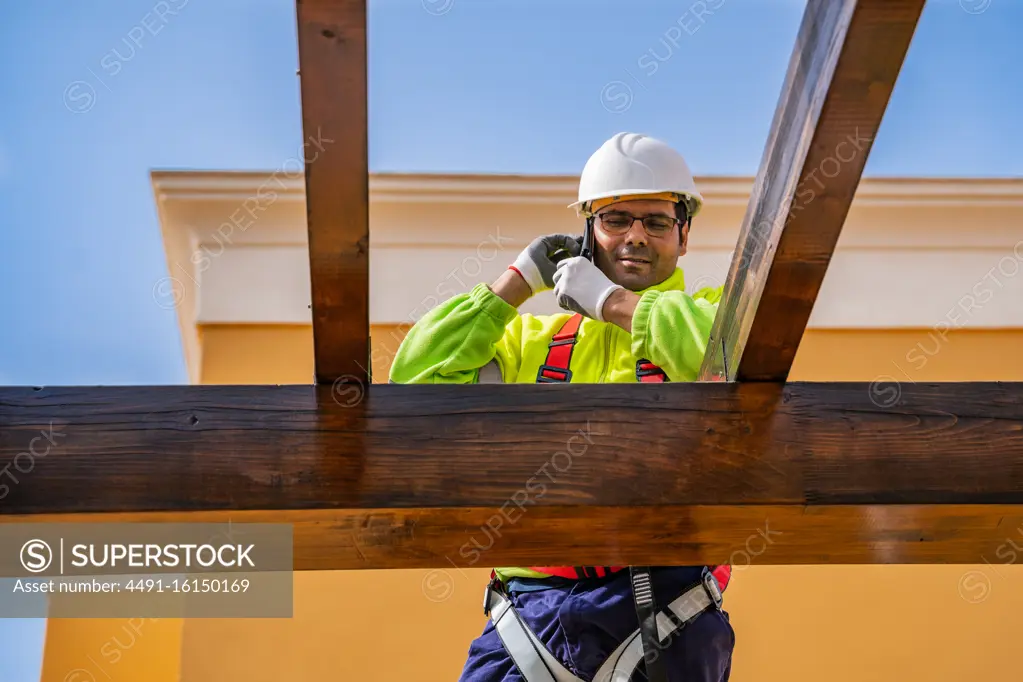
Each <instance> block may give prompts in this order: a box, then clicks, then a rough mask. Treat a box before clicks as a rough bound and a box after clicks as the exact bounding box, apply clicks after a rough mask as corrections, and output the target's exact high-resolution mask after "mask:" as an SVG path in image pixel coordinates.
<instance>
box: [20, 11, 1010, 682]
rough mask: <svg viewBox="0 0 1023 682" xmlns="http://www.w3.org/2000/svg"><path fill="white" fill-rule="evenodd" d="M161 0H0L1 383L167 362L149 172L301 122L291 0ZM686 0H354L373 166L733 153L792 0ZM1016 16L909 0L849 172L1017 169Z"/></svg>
mask: <svg viewBox="0 0 1023 682" xmlns="http://www.w3.org/2000/svg"><path fill="white" fill-rule="evenodd" d="M165 2H166V3H167V4H166V7H169V8H170V9H171V10H172V11H175V13H174V14H170V13H167V12H165V13H164V15H163V17H162V18H160V17H159V16H158V15H157V14H154V12H153V10H154V7H156V6H157V4H158V3H157V2H156V1H155V0H118V2H113V3H79V2H70V1H65V2H56V1H55V0H36V1H34V2H5V3H3V4H2V8H0V58H2V60H3V61H2V63H3V64H4V65H5V68H4V73H3V77H2V78H0V102H2V105H0V291H2V292H3V293H2V294H0V329H2V330H3V332H4V333H3V334H0V384H18V385H30V384H36V385H39V384H65V385H95V384H106V385H111V384H167V383H183V382H185V381H186V376H185V368H184V361H183V358H182V353H181V345H180V340H179V338H178V333H177V328H176V322H175V319H174V312H173V311H172V310H165V309H162V308H161V307H160V306H158V305H156V304H155V302H154V300H153V285H154V283H156V282H157V281H159V280H160V279H161V278H162V277H164V276H165V275H166V272H165V267H166V266H165V262H164V256H163V250H162V243H161V240H160V233H159V224H158V221H157V217H156V211H155V208H154V205H153V198H152V191H151V188H150V183H149V176H148V174H149V171H150V170H151V169H154V168H187V169H246V170H263V169H265V170H273V169H276V168H278V167H280V165H281V164H282V163H283V162H284V161H285V160H287V159H289V158H292V157H293V156H295V154H296V150H297V149H298V148H299V146H300V144H301V142H302V129H301V111H300V106H299V84H298V79H297V77H296V74H295V71H296V69H297V65H298V64H297V54H296V38H295V21H294V9H293V7H294V3H293V2H291V1H288V0H280V1H273V2H271V1H270V0H165ZM705 3H706V5H707V6H710V7H716V9H715V11H714V13H713V14H711V15H705V16H703V17H702V18H696V17H695V15H693V14H692V13H687V10H688V8H689V7H691V5H692V3H690V2H689V1H688V0H683V1H682V2H678V1H672V2H669V1H667V0H657V1H654V0H649V1H647V2H643V3H636V2H628V0H615V1H614V2H610V1H608V0H560V1H555V2H552V1H551V0H515V1H514V2H512V1H510V0H402V1H400V2H399V1H398V0H371V5H370V39H369V58H370V73H369V76H370V166H371V168H372V170H374V171H436V172H490V173H577V172H578V171H579V170H580V169H581V168H582V165H583V163H584V162H585V161H586V158H587V157H588V156H589V154H590V153H591V152H592V151H593V150H594V149H595V148H596V147H597V146H599V144H600V143H601V142H603V140H605V139H606V138H608V137H610V136H611V135H612V134H613V133H615V132H619V131H621V130H630V131H636V132H646V133H649V134H652V135H655V136H657V137H661V138H663V139H665V140H668V141H669V142H671V143H672V144H674V145H675V146H676V147H677V148H678V149H679V150H680V151H682V152H683V154H685V155H686V157H687V158H688V160H689V162H690V165H691V166H692V168H693V170H694V172H696V173H697V174H744V175H752V174H754V173H755V172H756V170H757V167H758V164H759V161H760V156H761V154H762V152H763V145H764V140H765V138H766V135H767V132H768V128H769V126H770V123H771V116H772V114H773V111H774V107H775V104H776V102H777V97H778V91H779V88H780V86H781V82H782V79H783V76H784V73H785V68H786V65H787V62H788V58H789V55H790V53H791V50H792V45H793V41H794V38H795V34H796V30H797V27H798V23H799V18H800V16H801V12H802V8H803V3H802V2H798V1H796V0H705ZM1019 26H1023V3H1020V2H1017V1H1016V0H962V1H961V2H960V1H959V0H930V2H929V4H928V7H927V9H926V10H925V13H924V17H923V19H922V22H921V25H920V27H919V28H918V30H917V34H916V36H915V38H914V43H913V45H912V46H911V48H910V53H909V56H908V58H907V61H906V64H905V65H904V67H903V71H902V74H901V76H900V80H899V82H898V84H897V86H896V90H895V93H894V95H893V98H892V102H891V104H890V106H889V109H888V113H887V115H886V117H885V120H884V123H883V125H882V128H881V131H880V132H879V134H878V136H877V141H876V143H875V145H874V149H873V152H872V155H871V158H870V161H869V163H868V166H867V171H866V172H867V174H868V175H927V176H935V175H936V176H1017V177H1018V176H1020V175H1023V135H1021V134H1020V131H1019V123H1018V122H1019V120H1020V109H1021V105H1023V78H1020V76H1019V65H1020V64H1021V63H1023V41H1021V40H1020V39H1019V37H1018V36H1017V35H1016V31H1017V30H1018V27H1019ZM133 39H134V42H133ZM602 94H603V97H602ZM626 104H627V105H628V106H625V105H626ZM87 105H88V106H87ZM25 625H26V621H9V622H8V623H7V624H3V622H2V621H0V660H3V661H4V662H5V663H4V665H5V667H6V666H9V665H11V661H12V660H17V659H18V657H19V656H21V657H23V658H25V660H27V661H29V665H30V666H31V665H35V663H33V661H35V660H37V658H38V651H37V650H35V649H33V648H32V647H31V646H26V645H25V643H24V642H23V641H17V640H14V639H12V636H11V632H12V628H13V629H14V630H19V629H21V628H24V627H25ZM33 627H34V628H36V629H35V630H31V629H30V630H27V631H26V632H29V635H26V636H28V637H29V638H30V639H31V638H32V637H33V636H34V637H36V640H39V641H41V637H42V635H41V632H42V629H41V627H38V624H37V625H34V626H33ZM32 633H35V634H34V635H33V634H32ZM9 670H10V668H7V669H6V670H5V680H8V679H10V680H11V682H21V678H22V677H23V678H24V679H25V680H35V679H36V678H37V677H38V675H37V674H36V676H35V677H33V674H32V672H31V670H30V671H29V672H25V673H24V674H23V675H22V676H21V677H19V676H17V675H15V677H13V678H10V677H8V676H6V673H7V672H8V671H9Z"/></svg>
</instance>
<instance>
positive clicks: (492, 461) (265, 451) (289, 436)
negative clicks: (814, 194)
mask: <svg viewBox="0 0 1023 682" xmlns="http://www.w3.org/2000/svg"><path fill="white" fill-rule="evenodd" d="M551 389H552V390H540V391H538V390H537V389H536V387H535V386H531V385H508V386H486V385H473V386H398V385H379V386H375V387H374V390H373V391H372V393H370V394H367V393H360V394H345V395H343V396H341V395H338V394H337V392H334V391H331V390H330V387H316V386H284V387H257V386H248V387H247V386H195V387H191V386H167V387H144V388H138V387H109V388H102V389H94V388H43V389H38V390H33V389H31V388H0V464H4V465H7V463H10V465H7V468H6V469H3V470H2V472H0V485H2V486H6V487H0V511H2V514H0V520H2V521H6V522H14V521H42V520H56V519H60V520H95V521H99V520H178V521H225V520H227V519H232V520H234V521H237V522H241V521H245V520H261V521H273V520H277V521H280V522H283V523H295V524H296V531H295V532H296V557H297V559H296V560H297V561H298V562H299V565H300V566H301V567H305V568H398V567H414V566H422V567H427V566H432V567H436V566H446V565H448V563H450V562H455V563H456V565H459V566H466V565H467V562H468V561H469V558H467V557H474V556H475V553H483V554H485V556H486V558H485V559H482V558H477V559H476V561H482V562H484V563H485V564H489V565H515V564H520V563H523V562H536V563H539V564H541V565H550V564H552V563H559V562H560V563H564V564H572V565H577V564H581V563H586V564H596V565H607V564H622V563H624V564H629V563H640V564H642V563H644V562H646V563H657V564H672V563H681V564H686V563H694V562H696V563H702V562H711V563H713V562H719V561H726V560H728V557H729V555H730V554H732V553H733V552H735V551H737V549H738V548H739V547H741V546H742V544H743V543H745V542H746V541H747V540H749V539H750V538H754V537H760V536H762V535H763V533H766V532H767V529H770V530H771V531H778V532H780V533H783V534H784V536H781V535H779V536H770V537H772V538H778V539H777V541H776V542H773V543H772V544H771V547H772V551H771V552H770V554H769V555H765V556H764V557H763V562H765V563H776V564H786V563H825V562H831V561H840V562H845V563H864V562H866V563H889V562H905V563H915V562H925V563H937V562H965V563H969V562H977V561H979V560H980V558H981V555H982V553H983V552H987V553H988V555H990V554H991V552H993V551H994V549H995V548H996V547H997V546H998V544H999V543H1000V542H1002V541H1003V540H1004V538H1005V537H1008V536H1009V535H1010V533H1008V532H1007V528H1008V529H1009V530H1010V531H1011V530H1012V528H1014V527H1015V526H1012V525H1011V524H1017V525H1019V522H1020V520H1021V519H1023V383H981V384H971V383H951V384H912V385H901V386H900V385H897V384H892V385H890V386H878V385H870V386H868V385H866V384H861V383H841V384H804V383H792V384H787V385H784V386H778V385H771V384H758V383H751V384H739V383H732V384H728V383H696V384H665V385H649V384H643V385H638V384H637V385H580V386H574V385H568V386H558V387H551ZM33 439H35V440H34V441H33ZM24 453H29V454H24ZM32 453H35V454H34V455H33V454H32ZM14 479H16V480H14ZM1006 524H1010V525H1008V526H1007V525H1006ZM758 534H760V535H758ZM782 537H784V541H783V540H781V539H780V538H782ZM758 542H761V541H758ZM756 546H760V545H756ZM481 548H482V549H481ZM474 552H475V553H474ZM644 565H645V564H644ZM481 566H482V564H481Z"/></svg>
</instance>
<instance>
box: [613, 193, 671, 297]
mask: <svg viewBox="0 0 1023 682" xmlns="http://www.w3.org/2000/svg"><path fill="white" fill-rule="evenodd" d="M596 215H597V217H596V220H594V221H593V239H594V241H595V242H596V244H597V248H596V249H595V251H594V259H595V260H594V262H595V263H596V265H597V267H598V268H600V269H601V271H602V272H603V273H604V274H605V275H607V276H608V278H609V279H610V280H611V281H612V282H614V283H615V284H621V285H622V286H623V287H625V288H626V289H629V290H630V291H639V290H641V289H646V288H647V287H651V286H654V285H655V284H660V283H661V282H663V281H664V280H666V279H668V277H670V276H671V274H672V273H673V272H675V268H676V267H677V265H678V259H679V257H680V256H683V255H685V253H686V242H687V241H688V238H689V227H688V226H686V227H684V228H681V227H680V226H679V225H678V224H677V223H674V224H671V225H670V226H669V227H665V226H667V225H668V224H669V223H671V221H674V220H675V204H673V203H672V202H670V201H665V200H662V199H653V200H650V199H642V200H641V199H635V200H631V201H620V202H618V203H616V204H611V205H610V206H605V207H604V208H602V209H600V210H599V211H597V214H596ZM648 216H657V218H656V219H652V220H651V222H652V223H655V224H654V226H653V227H654V229H652V230H649V231H648V229H645V228H644V226H643V223H642V221H640V220H639V219H640V218H646V217H648ZM630 218H635V219H636V220H634V221H633V222H632V224H631V226H628V223H629V220H630ZM679 229H682V238H681V239H679Z"/></svg>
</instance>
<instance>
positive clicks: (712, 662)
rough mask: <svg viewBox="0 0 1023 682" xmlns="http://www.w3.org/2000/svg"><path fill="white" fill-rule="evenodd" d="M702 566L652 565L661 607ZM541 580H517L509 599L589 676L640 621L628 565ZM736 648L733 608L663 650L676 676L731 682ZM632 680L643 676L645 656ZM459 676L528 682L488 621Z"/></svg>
mask: <svg viewBox="0 0 1023 682" xmlns="http://www.w3.org/2000/svg"><path fill="white" fill-rule="evenodd" d="M701 570H702V567H688V566H685V567H670V568H652V569H651V578H652V580H653V586H654V596H655V599H656V600H657V607H658V608H659V609H663V608H664V607H665V606H667V605H668V603H669V602H671V601H673V600H674V599H675V598H676V597H678V596H679V595H681V594H682V593H683V592H685V591H686V590H687V589H688V588H690V587H692V586H693V585H695V584H697V583H698V582H699V580H700V574H701ZM541 582H542V581H521V582H520V581H515V580H513V581H512V584H511V585H509V592H510V594H509V598H510V599H511V601H512V604H513V605H514V606H515V610H516V611H517V612H518V613H519V614H520V615H521V616H522V618H523V619H524V620H525V621H526V623H527V624H528V625H529V627H530V629H532V630H533V632H534V633H536V636H537V637H538V638H539V639H540V641H542V642H544V643H545V644H546V645H547V648H548V649H549V650H550V652H551V653H552V654H554V656H555V657H557V658H558V660H560V661H561V663H562V664H563V665H564V666H565V667H566V668H568V670H570V671H571V672H572V673H573V674H574V675H576V676H577V677H580V678H582V679H583V680H587V682H589V681H590V680H592V679H593V676H594V675H595V674H596V672H597V670H598V669H599V668H600V666H601V665H602V664H603V663H604V661H605V660H606V659H607V657H608V656H609V655H610V654H611V652H612V651H614V649H615V648H616V647H617V646H618V645H619V644H621V643H622V641H624V640H625V638H626V637H627V636H629V635H630V634H632V633H633V632H634V631H635V630H636V629H637V628H638V627H639V620H638V618H637V617H636V607H635V604H634V602H633V598H632V584H631V582H630V579H629V572H628V571H627V570H626V571H621V572H619V573H615V574H613V575H611V576H608V577H605V578H589V579H585V580H578V581H571V582H565V583H561V584H560V585H559V586H556V587H550V588H547V589H539V590H537V589H535V587H536V586H537V585H538V584H539V583H541ZM517 584H518V585H517ZM517 586H518V588H519V589H517ZM520 590H528V591H520ZM734 647H735V632H734V631H733V630H732V626H731V623H730V622H729V619H728V613H727V612H725V611H724V610H721V611H718V610H716V609H713V608H711V609H708V610H706V611H704V612H703V613H701V614H700V615H699V616H697V617H696V618H695V619H694V620H692V621H690V622H689V624H687V625H686V626H685V627H683V628H682V629H681V630H678V631H676V632H675V633H674V634H673V635H672V636H671V638H670V639H669V641H668V643H667V644H666V645H665V646H664V648H663V649H661V650H660V652H659V654H658V655H659V656H660V658H661V660H663V661H664V664H665V665H664V667H665V668H666V669H667V671H668V678H669V680H670V681H671V682H727V681H728V676H729V674H730V672H731V666H732V649H733V648H734ZM632 680H633V681H634V682H645V680H646V674H645V671H644V667H643V663H642V662H640V664H639V666H637V668H636V672H635V674H634V675H633V677H632ZM459 682H524V678H523V677H522V675H521V674H520V673H519V671H518V669H517V668H516V667H515V664H514V663H513V662H512V659H511V657H510V656H509V655H508V652H507V651H506V650H505V648H504V644H503V643H502V642H501V638H500V637H499V636H498V634H497V632H496V631H495V630H494V625H493V623H491V622H490V621H487V625H486V627H485V628H484V629H483V634H482V635H480V636H479V637H477V638H476V639H475V640H473V642H472V644H471V645H470V646H469V656H468V659H467V660H466V662H465V667H464V669H463V670H462V675H461V677H460V678H459Z"/></svg>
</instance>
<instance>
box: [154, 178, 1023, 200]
mask: <svg viewBox="0 0 1023 682" xmlns="http://www.w3.org/2000/svg"><path fill="white" fill-rule="evenodd" d="M151 176H152V182H153V188H154V190H155V192H156V197H157V199H158V200H166V199H174V200H178V201H232V202H239V203H240V202H243V201H245V200H246V199H248V198H251V197H252V196H253V195H255V194H256V193H257V192H258V191H259V188H260V187H264V188H266V189H268V190H272V191H274V192H276V193H278V195H279V197H280V199H283V200H285V201H288V202H302V203H304V202H305V182H304V178H303V177H302V176H301V175H299V176H294V175H290V174H287V173H284V172H282V171H171V170H158V171H153V172H152V174H151ZM753 181H754V179H753V178H751V177H725V176H711V177H698V178H697V179H696V182H697V186H698V187H699V188H700V191H701V192H702V193H703V195H704V196H705V198H706V199H707V202H708V204H717V205H741V206H745V205H746V204H747V203H748V201H749V194H750V192H751V190H752V188H753ZM577 183H578V176H572V175H536V176H527V175H456V174H439V173H437V174H433V173H430V174H427V173H423V174H418V173H374V174H370V177H369V198H370V201H371V202H381V203H428V204H434V203H506V202H513V203H528V204H553V205H558V206H562V207H566V208H567V206H568V204H570V203H571V202H572V201H574V200H575V192H576V187H577ZM854 205H856V206H865V207H870V206H907V207H912V206H969V205H973V206H981V205H982V206H1023V178H877V177H874V178H871V177H868V178H864V179H863V181H862V182H861V183H860V185H859V188H858V189H857V192H856V198H855V204H854Z"/></svg>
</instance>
